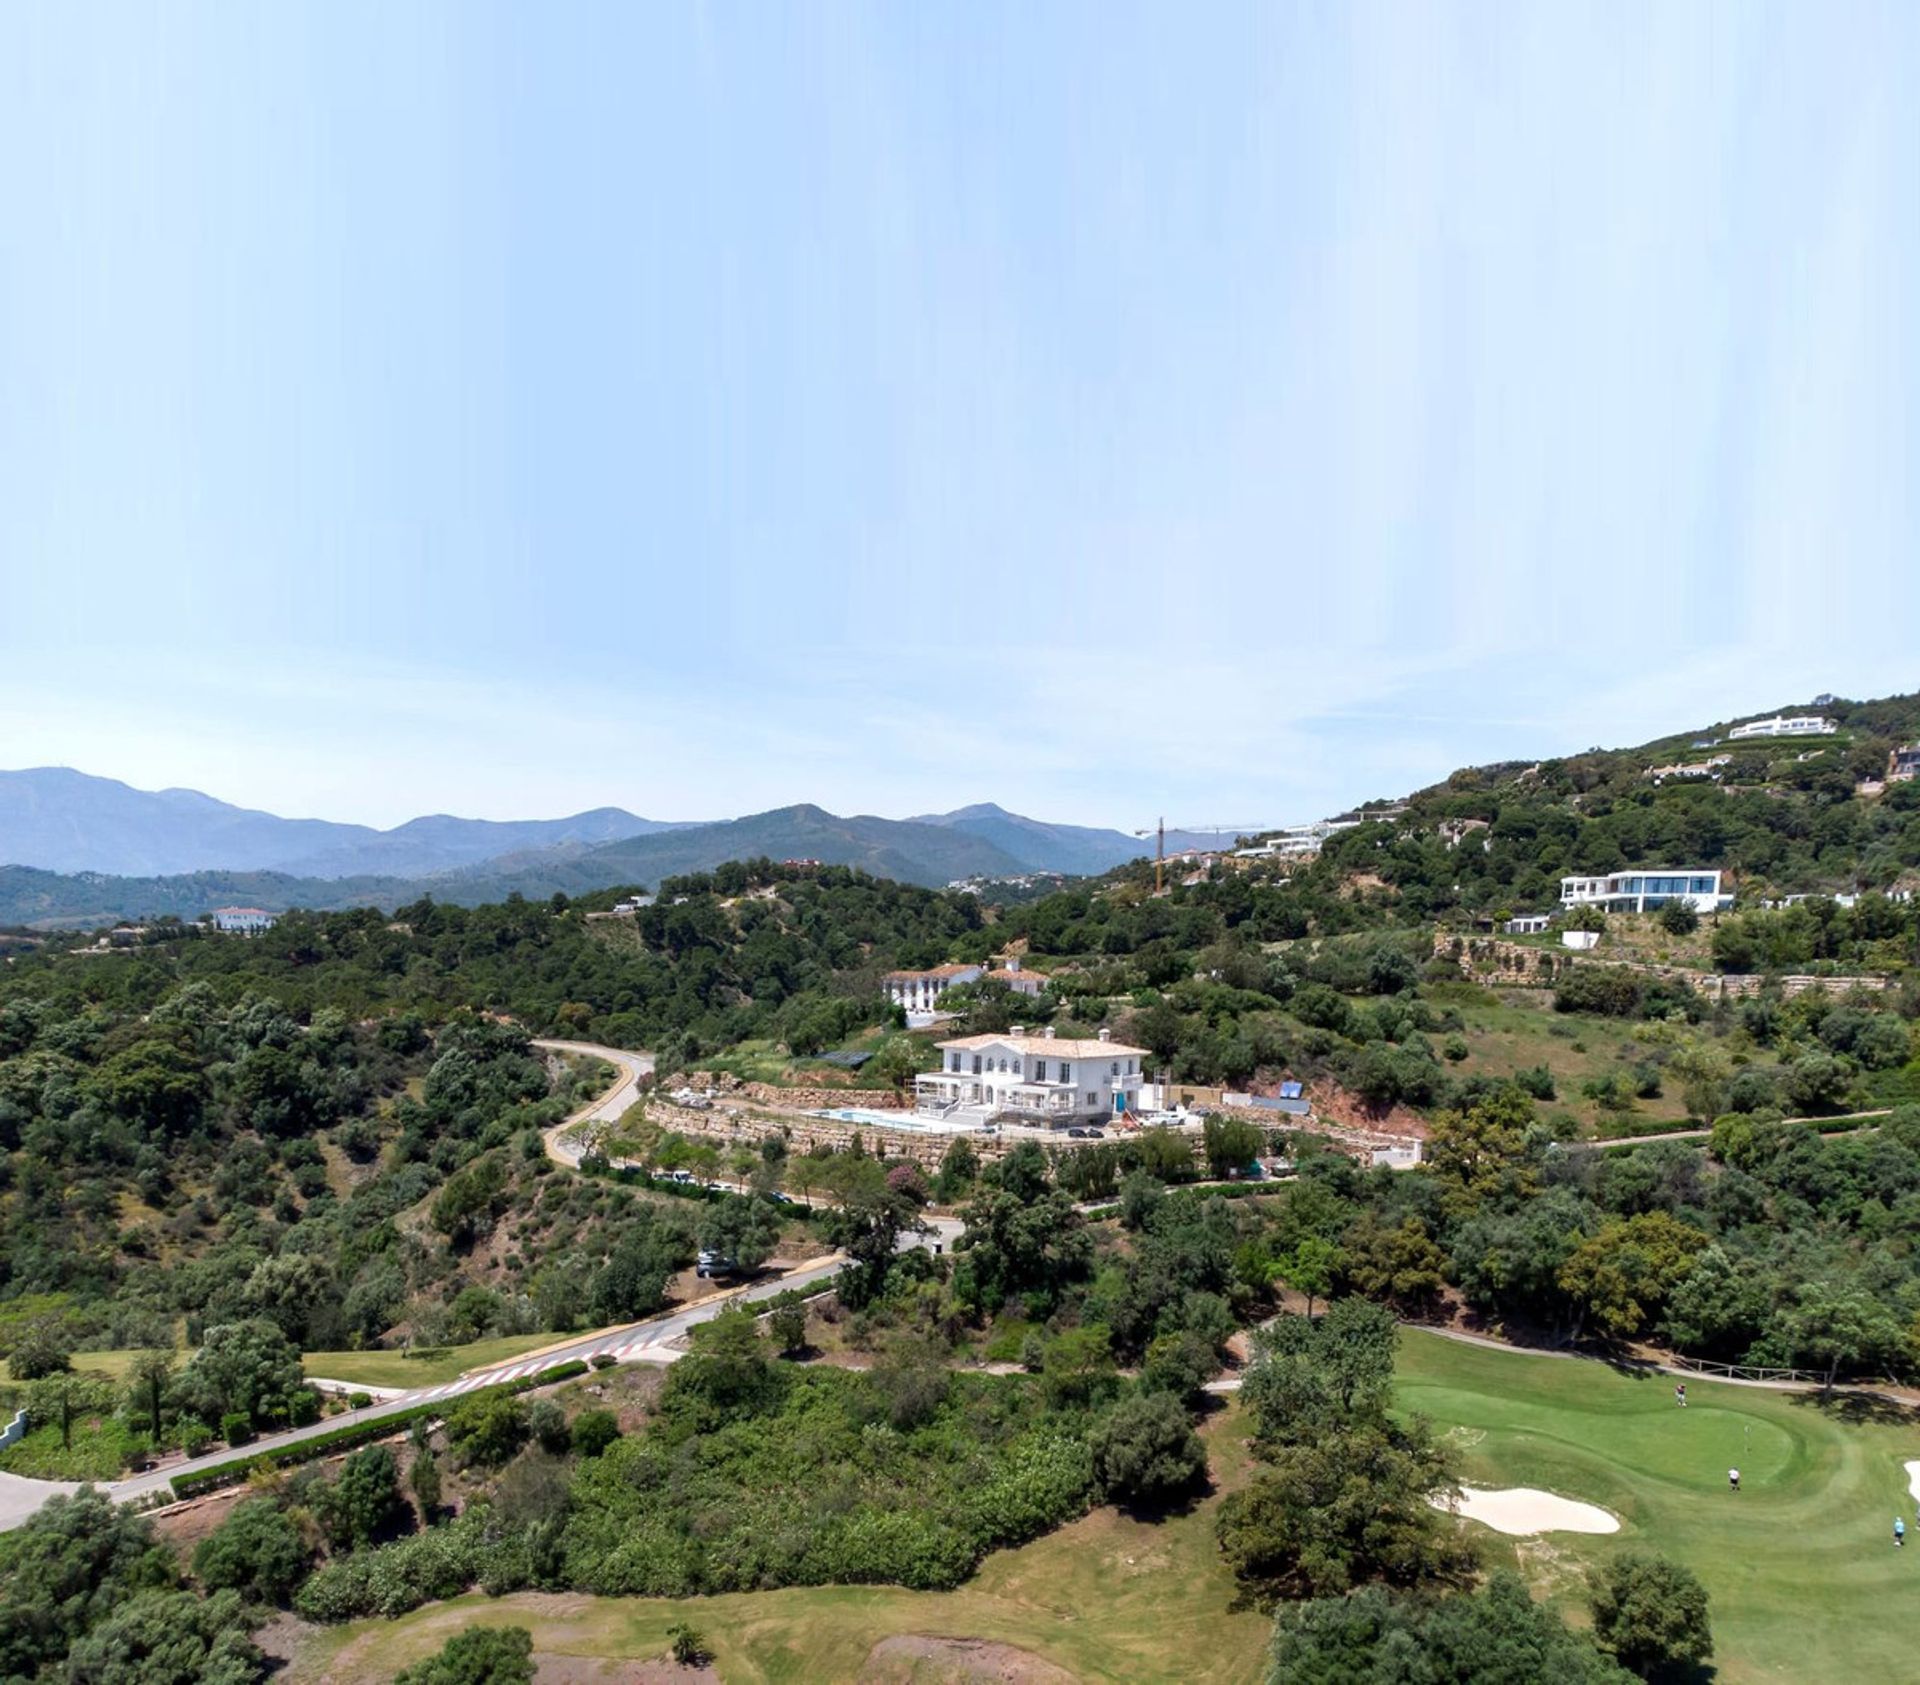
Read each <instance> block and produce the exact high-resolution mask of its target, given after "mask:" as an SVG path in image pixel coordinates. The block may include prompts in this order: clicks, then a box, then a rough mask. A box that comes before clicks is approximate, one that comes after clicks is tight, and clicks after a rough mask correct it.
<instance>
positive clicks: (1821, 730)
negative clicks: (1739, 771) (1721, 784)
mask: <svg viewBox="0 0 1920 1685" xmlns="http://www.w3.org/2000/svg"><path fill="white" fill-rule="evenodd" d="M1839 729H1840V727H1839V726H1838V725H1837V724H1836V723H1835V722H1834V721H1832V720H1830V719H1828V718H1827V717H1826V716H1825V715H1824V714H1774V715H1772V716H1771V717H1770V718H1768V719H1764V720H1749V721H1747V723H1746V724H1745V725H1737V726H1735V727H1734V728H1733V730H1731V731H1730V732H1728V733H1727V741H1728V742H1729V743H1737V742H1738V741H1739V740H1740V739H1741V738H1743V737H1831V736H1832V735H1833V734H1834V733H1835V732H1836V731H1838V730H1839Z"/></svg>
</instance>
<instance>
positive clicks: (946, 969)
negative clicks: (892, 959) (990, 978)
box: [887, 965, 980, 983]
mask: <svg viewBox="0 0 1920 1685" xmlns="http://www.w3.org/2000/svg"><path fill="white" fill-rule="evenodd" d="M979 969H980V967H979V966H977V965H936V966H935V967H933V969H932V970H930V971H889V972H888V973H887V981H888V982H889V983H891V982H893V981H894V980H895V979H896V978H900V979H905V978H908V977H958V976H959V975H960V973H961V972H963V971H978V970H979Z"/></svg>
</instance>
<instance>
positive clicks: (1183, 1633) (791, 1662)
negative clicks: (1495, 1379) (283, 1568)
mask: <svg viewBox="0 0 1920 1685" xmlns="http://www.w3.org/2000/svg"><path fill="white" fill-rule="evenodd" d="M1236 1417H1237V1413H1236V1412H1233V1411H1228V1412H1225V1413H1223V1414H1222V1415H1221V1416H1219V1417H1216V1418H1215V1420H1214V1421H1213V1422H1212V1423H1211V1424H1210V1425H1209V1427H1208V1429H1207V1430H1206V1437H1207V1445H1208V1450H1209V1452H1210V1454H1211V1456H1212V1459H1213V1472H1214V1478H1215V1480H1216V1482H1219V1483H1222V1484H1223V1485H1231V1484H1232V1483H1234V1482H1235V1481H1236V1480H1238V1479H1239V1478H1240V1477H1241V1475H1242V1474H1243V1473H1244V1470H1245V1467H1246V1455H1245V1452H1244V1450H1243V1448H1242V1446H1241V1444H1240V1441H1239V1437H1238V1432H1237V1425H1236ZM1215 1507H1216V1506H1215V1502H1214V1501H1212V1500H1209V1501H1207V1502H1204V1503H1202V1504H1200V1505H1199V1506H1197V1507H1196V1508H1195V1509H1194V1510H1193V1511H1192V1512H1191V1513H1189V1514H1186V1515H1181V1516H1176V1517H1174V1518H1172V1519H1171V1520H1168V1521H1165V1522H1161V1523H1159V1524H1148V1523H1145V1522H1140V1521H1135V1520H1132V1519H1130V1518H1128V1517H1126V1516H1124V1515H1122V1514H1120V1513H1119V1512H1118V1511H1115V1510H1112V1509H1100V1510H1096V1511H1094V1512H1093V1513H1092V1514H1091V1515H1088V1516H1085V1517H1083V1518H1082V1519H1081V1520H1079V1521H1076V1522H1073V1523H1071V1524H1069V1525H1068V1526H1066V1527H1062V1528H1061V1529H1059V1531H1057V1532H1054V1533H1050V1534H1048V1535H1047V1536H1046V1537H1045V1538H1043V1539H1037V1540H1035V1541H1034V1542H1033V1543H1032V1544H1030V1545H1025V1546H1022V1547H1021V1548H1020V1549H1018V1550H1008V1551H1000V1552H997V1553H996V1554H995V1555H993V1556H991V1557H989V1558H988V1559H987V1561H986V1563H985V1565H984V1566H983V1567H982V1568H981V1570H980V1572H979V1573H978V1574H977V1575H975V1576H974V1578H973V1579H972V1580H970V1581H969V1582H968V1583H967V1584H966V1585H965V1586H963V1587H961V1588H960V1589H959V1590H958V1591H950V1592H914V1591H901V1590H897V1589H894V1588H891V1587H884V1586H823V1587H817V1588H813V1589H808V1590H797V1589H796V1590H786V1591H768V1592H752V1593H746V1594H741V1595H734V1596H726V1597H697V1598H687V1599H684V1600H680V1601H673V1600H668V1599H656V1598H592V1597H571V1596H540V1595H537V1594H522V1595H519V1596H515V1597H504V1598H498V1599H489V1598H484V1597H466V1598H461V1599H459V1600H457V1601H455V1602H452V1603H442V1604H435V1605H433V1606H432V1607H430V1608H427V1609H422V1610H419V1611H417V1612H416V1613H414V1614H412V1615H406V1616H403V1617H401V1618H400V1619H399V1620H396V1621H363V1622H360V1623H357V1624H356V1625H353V1626H350V1627H344V1628H340V1629H337V1630H327V1631H323V1632H321V1633H319V1634H317V1635H316V1636H315V1637H314V1638H313V1639H312V1640H310V1641H309V1642H308V1644H307V1645H306V1647H305V1648H304V1649H303V1651H302V1653H301V1654H300V1655H299V1657H298V1658H297V1659H296V1660H295V1662H294V1664H293V1666H292V1667H291V1668H290V1669H289V1670H288V1672H287V1674H286V1675H285V1676H284V1677H285V1679H286V1681H287V1685H315V1682H318V1681H321V1680H325V1681H328V1682H329V1685H356V1682H365V1685H372V1682H373V1681H375V1680H387V1679H391V1678H392V1677H393V1675H394V1673H395V1671H396V1670H398V1669H400V1668H403V1667H406V1666H407V1665H408V1664H409V1663H411V1662H414V1661H417V1660H418V1659H419V1658H421V1657H422V1656H426V1655H429V1654H431V1653H432V1652H433V1651H434V1650H436V1649H437V1648H439V1646H440V1645H441V1644H443V1643H444V1642H445V1641H446V1640H447V1638H448V1637H449V1636H450V1635H451V1634H453V1633H454V1632H457V1631H459V1630H461V1629H463V1628H465V1627H468V1626H480V1625H486V1626H496V1625H497V1626H514V1625H518V1626H525V1627H528V1628H530V1629H531V1630H532V1632H533V1635H534V1640H533V1642H534V1648H535V1649H536V1650H540V1651H546V1652H551V1653H555V1654H560V1655H567V1656H580V1657H605V1658H620V1659H630V1660H642V1659H645V1658H649V1657H659V1656H661V1655H663V1654H664V1653H665V1651H666V1649H667V1643H668V1640H667V1629H668V1628H669V1627H670V1626H672V1625H673V1624H674V1623H675V1622H677V1621H688V1622H691V1623H692V1624H693V1625H694V1626H696V1627H697V1628H699V1630H700V1631H701V1633H702V1634H703V1635H704V1636H705V1638H706V1640H707V1642H708V1644H709V1645H710V1647H711V1648H712V1650H713V1651H714V1654H715V1658H716V1667H717V1669H718V1671H719V1674H720V1677H721V1678H722V1679H724V1680H727V1681H729V1682H730V1685H731V1682H733V1681H780V1682H792V1685H812V1682H814V1681H819V1680H828V1679H855V1678H859V1677H860V1676H861V1669H862V1666H863V1664H864V1663H865V1661H866V1659H867V1656H868V1653H869V1652H870V1651H871V1650H872V1649H873V1647H874V1645H875V1644H877V1643H879V1642H881V1641H882V1640H884V1639H886V1638H889V1637H893V1636H895V1635H897V1634H920V1635H930V1636H936V1637H940V1636H944V1637H953V1638H978V1639H986V1640H990V1641H993V1642H997V1643H1001V1644H1007V1645H1012V1646H1014V1647H1015V1648H1017V1649H1020V1650H1025V1651H1029V1652H1032V1653H1033V1654H1035V1655H1038V1656H1041V1657H1044V1658H1045V1659H1046V1660H1047V1661H1049V1662H1052V1663H1053V1664H1054V1665H1056V1666H1058V1667H1062V1668H1065V1669H1067V1670H1068V1671H1069V1672H1070V1673H1072V1674H1074V1675H1075V1676H1076V1677H1078V1678H1081V1679H1086V1680H1100V1679H1124V1680H1128V1681H1130V1682H1134V1681H1138V1682H1141V1685H1147V1682H1151V1681H1169V1682H1171V1681H1183V1682H1185V1681H1191V1682H1194V1685H1203V1682H1206V1681H1217V1682H1220V1685H1241V1682H1244V1681H1248V1680H1253V1679H1257V1678H1259V1677H1260V1674H1261V1664H1262V1653H1263V1650H1264V1646H1265V1644H1266V1641H1267V1635H1268V1632H1269V1631H1270V1623H1269V1622H1268V1621H1267V1620H1266V1619H1265V1618H1264V1617H1263V1616H1260V1615H1257V1614H1253V1613H1250V1612H1248V1611H1245V1610H1237V1611H1236V1610H1235V1609H1234V1608H1233V1607H1232V1602H1233V1589H1234V1588H1233V1581H1232V1577H1231V1576H1230V1575H1229V1574H1228V1573H1227V1572H1226V1570H1225V1569H1224V1568H1223V1567H1222V1566H1221V1564H1220V1556H1219V1551H1218V1549H1217V1547H1216V1546H1215V1544H1214V1540H1213V1516H1214V1509H1215ZM939 1676H940V1675H938V1674H936V1673H934V1672H932V1671H929V1672H928V1673H927V1674H926V1675H925V1677H928V1678H933V1677H939ZM886 1677H889V1678H893V1677H903V1678H904V1677H905V1675H898V1676H896V1675H893V1674H888V1675H887V1676H886ZM915 1677H921V1676H920V1675H915Z"/></svg>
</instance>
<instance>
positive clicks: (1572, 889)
mask: <svg viewBox="0 0 1920 1685" xmlns="http://www.w3.org/2000/svg"><path fill="white" fill-rule="evenodd" d="M1669 901H1685V902H1688V903H1690V904H1691V905H1692V907H1693V910H1694V911H1695V912H1696V913H1717V912H1720V911H1721V910H1722V909H1724V908H1727V907H1731V906H1732V905H1733V896H1732V895H1731V894H1730V893H1725V892H1723V891H1722V890H1721V888H1720V874H1719V873H1718V872H1708V871H1700V870H1697V869H1692V868H1685V869H1676V868H1675V867H1672V866H1655V867H1652V868H1650V869H1649V870H1646V871H1640V872H1614V873H1611V874H1609V875H1608V876H1606V877H1598V878H1562V879H1561V880H1560V905H1561V906H1562V907H1563V908H1565V907H1601V908H1604V909H1606V910H1607V911H1608V912H1614V913H1650V912H1653V911H1654V910H1655V909H1656V908H1659V907H1664V906H1665V905H1666V904H1667V903H1668V902H1669Z"/></svg>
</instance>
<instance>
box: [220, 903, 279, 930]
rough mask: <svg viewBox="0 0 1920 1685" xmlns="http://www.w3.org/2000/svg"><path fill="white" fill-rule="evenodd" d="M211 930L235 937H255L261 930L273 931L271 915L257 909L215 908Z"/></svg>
mask: <svg viewBox="0 0 1920 1685" xmlns="http://www.w3.org/2000/svg"><path fill="white" fill-rule="evenodd" d="M213 928H214V929H215V930H224V931H227V932H229V933H230V934H233V935H237V936H257V935H258V934H259V933H260V932H261V931H263V930H271V929H273V914H271V913H269V912H266V911H264V910H262V909H261V908H259V907H216V908H214V910H213Z"/></svg>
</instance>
